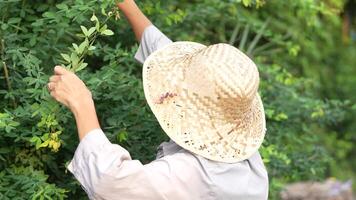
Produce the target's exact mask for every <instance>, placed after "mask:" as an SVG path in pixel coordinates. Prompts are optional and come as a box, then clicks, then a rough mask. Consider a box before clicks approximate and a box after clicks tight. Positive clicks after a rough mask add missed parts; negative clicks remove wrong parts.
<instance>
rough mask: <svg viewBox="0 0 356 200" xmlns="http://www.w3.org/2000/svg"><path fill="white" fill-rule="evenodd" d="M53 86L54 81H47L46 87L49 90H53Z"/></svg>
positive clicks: (54, 85)
mask: <svg viewBox="0 0 356 200" xmlns="http://www.w3.org/2000/svg"><path fill="white" fill-rule="evenodd" d="M55 87H56V83H54V82H49V83H48V84H47V88H48V90H49V91H53V90H54V89H55Z"/></svg>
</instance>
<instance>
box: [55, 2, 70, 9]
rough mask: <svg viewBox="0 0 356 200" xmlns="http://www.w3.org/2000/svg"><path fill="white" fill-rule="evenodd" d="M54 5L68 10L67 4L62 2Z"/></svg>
mask: <svg viewBox="0 0 356 200" xmlns="http://www.w3.org/2000/svg"><path fill="white" fill-rule="evenodd" d="M56 7H57V8H58V9H60V10H68V6H67V5H66V4H64V3H61V4H57V5H56Z"/></svg>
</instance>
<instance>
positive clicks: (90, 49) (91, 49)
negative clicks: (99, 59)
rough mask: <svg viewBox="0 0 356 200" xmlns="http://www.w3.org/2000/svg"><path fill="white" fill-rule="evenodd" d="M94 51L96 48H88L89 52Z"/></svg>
mask: <svg viewBox="0 0 356 200" xmlns="http://www.w3.org/2000/svg"><path fill="white" fill-rule="evenodd" d="M94 49H96V47H95V46H90V47H89V48H88V50H89V51H93V50H94Z"/></svg>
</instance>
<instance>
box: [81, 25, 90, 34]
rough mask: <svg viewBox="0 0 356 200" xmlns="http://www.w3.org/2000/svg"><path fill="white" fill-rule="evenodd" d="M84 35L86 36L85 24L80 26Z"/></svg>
mask: <svg viewBox="0 0 356 200" xmlns="http://www.w3.org/2000/svg"><path fill="white" fill-rule="evenodd" d="M80 28H81V29H82V31H83V33H84V35H85V36H88V29H87V28H85V26H80Z"/></svg>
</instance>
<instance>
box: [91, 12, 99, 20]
mask: <svg viewBox="0 0 356 200" xmlns="http://www.w3.org/2000/svg"><path fill="white" fill-rule="evenodd" d="M90 21H92V22H94V21H95V22H97V21H99V20H98V18H97V17H96V16H95V14H94V13H93V16H91V18H90Z"/></svg>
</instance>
